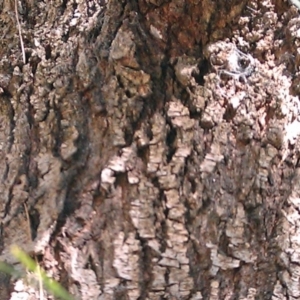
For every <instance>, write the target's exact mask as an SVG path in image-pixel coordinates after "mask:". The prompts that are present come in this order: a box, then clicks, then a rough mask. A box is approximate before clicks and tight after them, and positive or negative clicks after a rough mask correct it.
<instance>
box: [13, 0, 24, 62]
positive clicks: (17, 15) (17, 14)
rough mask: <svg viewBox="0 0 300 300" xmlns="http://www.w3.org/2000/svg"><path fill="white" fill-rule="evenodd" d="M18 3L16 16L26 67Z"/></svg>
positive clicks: (16, 3) (16, 4)
mask: <svg viewBox="0 0 300 300" xmlns="http://www.w3.org/2000/svg"><path fill="white" fill-rule="evenodd" d="M17 1H18V0H15V14H16V19H17V24H18V30H19V38H20V44H21V50H22V56H23V63H24V65H25V64H26V56H25V49H24V43H23V38H22V29H21V24H20V21H19V12H18V2H17Z"/></svg>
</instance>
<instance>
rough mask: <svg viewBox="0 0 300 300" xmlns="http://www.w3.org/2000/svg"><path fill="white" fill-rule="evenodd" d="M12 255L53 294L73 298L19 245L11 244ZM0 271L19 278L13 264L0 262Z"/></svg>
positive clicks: (68, 299) (63, 298) (58, 296)
mask: <svg viewBox="0 0 300 300" xmlns="http://www.w3.org/2000/svg"><path fill="white" fill-rule="evenodd" d="M11 253H12V255H13V256H14V257H15V258H16V259H17V260H18V261H19V262H20V263H21V264H22V265H23V266H24V267H25V268H26V269H27V270H28V271H30V272H34V273H35V274H36V275H37V277H38V280H39V281H40V282H42V283H43V286H44V287H45V288H46V289H47V290H48V292H49V293H51V294H52V295H53V296H55V297H57V298H59V299H62V300H74V298H73V297H72V295H71V294H69V293H68V291H67V290H66V289H65V288H64V287H63V286H61V285H60V284H59V283H58V282H57V281H55V280H53V279H52V278H50V277H48V276H47V274H46V272H45V271H44V270H43V269H42V268H41V267H40V265H39V264H38V263H36V262H35V261H34V260H33V259H32V258H31V257H30V256H29V255H28V254H26V253H25V252H24V251H22V250H21V249H20V248H19V247H17V246H13V247H12V249H11ZM0 271H2V272H4V273H6V274H9V275H11V276H13V277H15V278H21V277H22V274H21V273H20V272H18V271H17V270H16V269H15V268H14V267H13V266H11V265H9V264H6V263H4V262H0Z"/></svg>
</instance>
